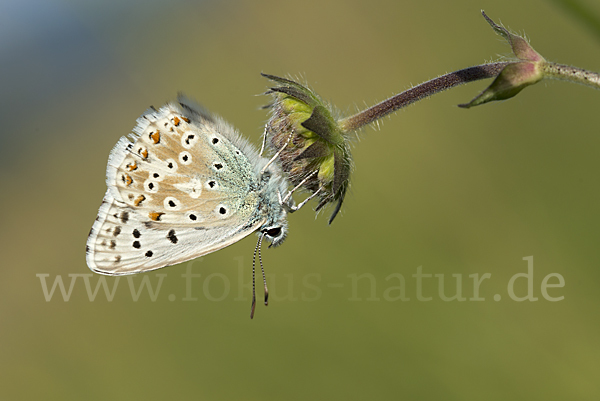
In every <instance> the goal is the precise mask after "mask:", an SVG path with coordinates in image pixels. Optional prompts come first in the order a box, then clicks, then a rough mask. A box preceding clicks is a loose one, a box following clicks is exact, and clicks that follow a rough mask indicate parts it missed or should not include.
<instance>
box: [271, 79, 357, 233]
mask: <svg viewBox="0 0 600 401" xmlns="http://www.w3.org/2000/svg"><path fill="white" fill-rule="evenodd" d="M262 75H263V76H264V77H266V78H268V79H270V80H271V81H274V82H275V83H276V84H277V85H276V86H273V87H272V88H271V89H270V90H269V91H268V92H267V94H270V95H271V96H272V98H273V103H272V105H271V116H270V118H269V121H268V122H267V125H266V127H265V143H266V145H267V146H268V147H269V149H270V150H271V152H272V153H273V154H277V153H278V157H277V159H278V162H279V164H280V165H281V168H282V170H283V171H284V172H285V173H286V174H287V176H288V178H289V180H290V182H291V183H292V184H293V185H294V186H298V185H300V186H301V187H302V188H303V189H304V190H306V191H308V192H310V193H311V194H312V195H314V194H316V195H318V196H319V198H320V202H319V205H318V206H317V208H316V210H317V211H319V210H320V209H321V208H323V206H325V205H327V204H328V203H331V202H337V204H336V206H335V209H334V211H333V213H332V215H331V217H330V218H329V224H331V222H332V221H333V219H334V218H335V216H336V215H337V213H338V212H339V210H340V208H341V206H342V202H343V201H344V196H345V194H346V190H347V189H348V183H349V179H350V171H351V170H352V158H351V155H350V148H349V141H348V138H347V137H346V134H345V133H344V132H343V131H342V130H341V129H340V127H339V125H338V123H337V121H336V119H334V117H333V113H332V110H331V108H330V106H329V105H328V104H326V103H325V102H323V100H321V99H320V98H319V97H318V96H317V95H316V94H315V93H313V92H312V91H311V90H310V89H308V88H306V87H304V86H302V85H300V84H298V83H297V82H294V81H292V80H289V79H285V78H279V77H276V76H273V75H266V74H262Z"/></svg>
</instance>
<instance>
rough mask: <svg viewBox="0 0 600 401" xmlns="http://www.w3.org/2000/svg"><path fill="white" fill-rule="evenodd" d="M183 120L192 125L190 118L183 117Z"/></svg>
mask: <svg viewBox="0 0 600 401" xmlns="http://www.w3.org/2000/svg"><path fill="white" fill-rule="evenodd" d="M181 119H182V120H183V121H185V122H186V123H188V124H189V123H190V119H189V118H187V117H181Z"/></svg>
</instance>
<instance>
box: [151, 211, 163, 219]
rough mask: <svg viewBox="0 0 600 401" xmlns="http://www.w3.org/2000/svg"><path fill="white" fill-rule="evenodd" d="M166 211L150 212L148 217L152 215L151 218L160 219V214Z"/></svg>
mask: <svg viewBox="0 0 600 401" xmlns="http://www.w3.org/2000/svg"><path fill="white" fill-rule="evenodd" d="M163 214H164V213H161V212H150V213H148V217H150V220H153V221H160V216H162V215H163Z"/></svg>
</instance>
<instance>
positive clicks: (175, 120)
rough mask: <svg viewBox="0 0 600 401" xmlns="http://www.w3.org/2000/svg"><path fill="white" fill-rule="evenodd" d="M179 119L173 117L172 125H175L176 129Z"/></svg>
mask: <svg viewBox="0 0 600 401" xmlns="http://www.w3.org/2000/svg"><path fill="white" fill-rule="evenodd" d="M179 123H180V121H179V118H178V117H177V116H175V117H173V124H175V126H176V127H179Z"/></svg>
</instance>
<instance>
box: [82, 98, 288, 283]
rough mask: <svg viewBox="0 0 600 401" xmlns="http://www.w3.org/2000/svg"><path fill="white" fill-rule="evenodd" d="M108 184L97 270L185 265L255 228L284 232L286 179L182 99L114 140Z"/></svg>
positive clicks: (89, 250)
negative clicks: (126, 135) (283, 196)
mask: <svg viewBox="0 0 600 401" xmlns="http://www.w3.org/2000/svg"><path fill="white" fill-rule="evenodd" d="M106 176H107V181H106V183H107V187H108V190H107V192H106V194H105V196H104V199H103V201H102V205H101V206H100V210H99V212H98V217H97V218H96V221H95V222H94V225H93V227H92V230H91V231H90V235H89V237H88V241H87V247H86V259H87V263H88V266H89V267H90V269H91V270H93V271H94V272H97V273H100V274H107V275H123V274H134V273H139V272H144V271H150V270H154V269H158V268H161V267H164V266H168V265H173V264H176V263H181V262H184V261H186V260H190V259H194V258H196V257H199V256H202V255H205V254H207V253H210V252H214V251H216V250H218V249H221V248H223V247H225V246H228V245H231V244H232V243H235V242H237V241H239V240H240V239H242V238H243V237H245V236H247V235H249V234H251V233H252V232H255V231H258V232H259V233H261V234H262V235H264V236H265V237H266V238H267V239H268V240H270V241H271V242H272V244H273V245H278V244H280V243H281V242H282V241H283V240H284V239H285V236H286V233H287V222H286V209H285V208H284V207H283V206H284V205H282V204H281V202H280V199H281V196H280V194H281V193H284V192H285V191H287V187H288V184H287V182H286V180H285V179H284V178H282V176H281V173H280V171H279V170H278V167H277V166H276V165H269V163H268V160H267V159H265V158H262V157H261V156H260V155H259V154H258V152H257V151H256V150H255V149H254V147H252V146H251V145H250V144H249V143H248V142H247V141H246V140H245V139H243V138H242V137H240V135H239V134H238V133H237V132H236V131H235V130H234V129H233V128H232V127H231V126H229V125H228V124H227V123H225V122H224V121H222V120H221V119H219V118H218V117H215V116H212V115H210V114H208V113H207V112H205V111H203V110H201V109H200V108H198V107H197V106H195V105H194V104H193V103H192V102H190V101H189V100H187V99H185V98H183V97H180V98H179V99H178V102H177V103H175V102H173V103H169V104H167V105H166V106H164V107H162V108H161V109H160V110H155V109H151V110H148V111H147V112H146V113H145V114H144V115H142V116H141V117H140V118H139V119H138V121H137V126H136V127H135V128H134V130H133V134H131V135H130V136H129V137H123V138H121V140H119V142H118V143H117V145H116V146H115V147H114V148H113V150H112V152H111V154H110V157H109V161H108V167H107V173H106Z"/></svg>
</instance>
